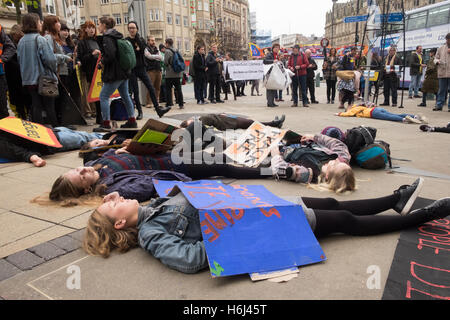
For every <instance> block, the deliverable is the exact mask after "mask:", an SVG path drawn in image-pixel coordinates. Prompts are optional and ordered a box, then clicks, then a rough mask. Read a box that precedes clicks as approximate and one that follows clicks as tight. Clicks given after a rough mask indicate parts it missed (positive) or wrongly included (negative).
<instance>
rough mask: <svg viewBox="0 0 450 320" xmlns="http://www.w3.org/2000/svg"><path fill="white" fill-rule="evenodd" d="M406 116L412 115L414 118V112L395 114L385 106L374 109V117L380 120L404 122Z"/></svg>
mask: <svg viewBox="0 0 450 320" xmlns="http://www.w3.org/2000/svg"><path fill="white" fill-rule="evenodd" d="M406 116H410V117H412V118H414V115H413V114H406V113H403V114H394V113H391V112H389V111H387V110H386V109H384V108H379V107H377V108H375V109H374V110H373V111H372V119H378V120H387V121H396V122H402V121H403V119H404V118H405V117H406Z"/></svg>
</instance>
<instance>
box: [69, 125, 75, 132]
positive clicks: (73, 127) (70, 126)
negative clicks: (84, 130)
mask: <svg viewBox="0 0 450 320" xmlns="http://www.w3.org/2000/svg"><path fill="white" fill-rule="evenodd" d="M66 128H67V129H70V130H73V131H77V127H75V126H73V125H67V126H66Z"/></svg>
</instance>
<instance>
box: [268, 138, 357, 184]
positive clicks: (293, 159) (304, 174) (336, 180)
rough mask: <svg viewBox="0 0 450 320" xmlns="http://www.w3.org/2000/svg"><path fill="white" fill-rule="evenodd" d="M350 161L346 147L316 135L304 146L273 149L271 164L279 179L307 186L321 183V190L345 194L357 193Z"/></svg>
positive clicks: (302, 144) (307, 139)
mask: <svg viewBox="0 0 450 320" xmlns="http://www.w3.org/2000/svg"><path fill="white" fill-rule="evenodd" d="M280 151H281V154H280ZM350 160H351V155H350V152H349V151H348V147H347V145H345V143H343V142H342V141H340V140H338V139H334V138H331V137H328V136H325V135H323V134H316V135H303V136H302V137H301V143H300V144H291V145H289V146H283V147H281V148H275V149H273V150H272V160H271V163H272V170H273V174H274V176H275V177H278V178H282V179H287V180H290V181H295V182H298V183H305V184H311V183H318V184H319V188H318V189H319V190H323V189H327V190H330V191H333V192H335V193H344V192H347V191H354V190H356V179H355V174H354V172H353V170H352V168H351V167H350ZM322 187H323V188H322ZM313 188H314V187H313Z"/></svg>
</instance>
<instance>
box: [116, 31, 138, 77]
mask: <svg viewBox="0 0 450 320" xmlns="http://www.w3.org/2000/svg"><path fill="white" fill-rule="evenodd" d="M117 51H118V53H119V63H120V67H121V68H122V69H123V70H125V71H128V70H132V69H134V67H136V54H135V53H134V48H133V45H132V44H131V42H130V41H128V40H126V39H117Z"/></svg>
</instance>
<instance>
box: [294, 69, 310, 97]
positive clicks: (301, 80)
mask: <svg viewBox="0 0 450 320" xmlns="http://www.w3.org/2000/svg"><path fill="white" fill-rule="evenodd" d="M299 86H300V88H301V90H302V99H303V104H308V94H307V93H306V90H307V88H306V75H305V76H293V77H292V98H293V100H294V104H298V87H299Z"/></svg>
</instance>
